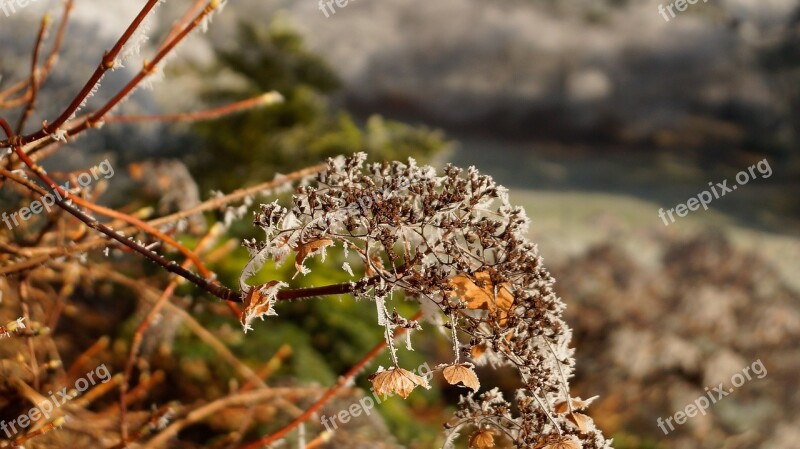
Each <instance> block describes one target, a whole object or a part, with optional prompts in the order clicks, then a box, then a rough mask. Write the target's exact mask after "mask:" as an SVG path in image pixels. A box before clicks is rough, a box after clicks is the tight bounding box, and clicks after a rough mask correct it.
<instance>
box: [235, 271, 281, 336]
mask: <svg viewBox="0 0 800 449" xmlns="http://www.w3.org/2000/svg"><path fill="white" fill-rule="evenodd" d="M288 286H289V284H287V283H285V282H276V283H275V284H274V285H267V284H264V285H262V286H261V287H258V292H257V293H258V294H260V295H261V297H260V298H258V299H253V301H257V302H256V303H255V304H250V305H248V306H247V307H246V308H245V310H244V314H243V315H242V327H243V328H244V333H245V334H246V333H247V331H249V330H252V329H253V327H252V326H251V325H250V323H252V322H253V320H254V319H255V318H261V320H263V319H264V317H265V316H276V315H278V313H277V312H275V308H274V305H275V298H276V297H277V296H278V292H279V291H280V290H281V289H282V288H284V287H288ZM253 288H256V287H253ZM248 290H249V288H248ZM243 291H246V290H243ZM255 294H256V293H254V296H255ZM265 304H266V306H267V307H266V308H264V307H263V306H264V305H265ZM256 306H257V307H256Z"/></svg>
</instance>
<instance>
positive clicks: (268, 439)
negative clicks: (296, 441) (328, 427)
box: [239, 312, 422, 449]
mask: <svg viewBox="0 0 800 449" xmlns="http://www.w3.org/2000/svg"><path fill="white" fill-rule="evenodd" d="M421 316H422V312H418V313H417V314H416V315H414V316H413V317H412V318H411V319H412V320H418V319H419V318H420V317H421ZM406 332H407V331H406V329H402V328H401V329H398V330H397V331H396V332H395V334H394V338H397V337H399V336H401V335H403V334H404V333H406ZM386 345H387V344H386V341H385V340H384V341H381V342H380V343H378V344H377V345H375V347H374V348H372V349H371V350H370V351H369V352H368V353H367V354H366V355H365V356H364V357H362V358H361V360H359V361H358V363H356V364H355V365H353V367H352V368H350V369H349V370H347V372H346V373H344V375H343V376H341V377H340V378H339V381H338V382H336V384H335V385H333V386H332V387H331V388H329V389H328V391H326V392H325V394H323V395H322V397H321V398H319V399H317V401H316V402H314V403H313V404H312V405H311V406H310V407H309V408H308V409H306V411H305V412H303V414H302V415H300V416H298V417H297V418H295V419H294V420H293V421H292V422H290V423H289V424H287V425H286V426H284V427H283V428H282V429H280V430H278V431H277V432H275V433H273V434H271V435H267V436H265V437H263V438H261V439H259V440H256V441H253V442H251V443H249V444H246V445H244V446H241V447H240V448H239V449H259V448H262V447H264V446H266V445H268V444H270V443H274V442H275V441H277V440H279V439H281V438H283V437H285V436H286V435H287V434H288V433H289V432H291V431H292V430H293V429H294V428H295V427H297V426H299V425H300V424H302V423H304V422H306V421H308V420H309V419H310V418H311V417H312V416H313V415H314V413H316V412H317V411H319V410H320V409H321V408H322V406H324V405H325V403H326V402H328V401H329V400H330V399H331V398H333V397H334V396H335V395H336V393H337V392H338V391H339V390H340V389H342V388H343V387H344V386H345V385H347V384H348V383H349V382H350V379H351V378H353V377H355V376H356V375H357V374H358V373H360V372H361V371H362V370H363V369H364V368H365V367H366V366H367V364H368V363H369V362H370V361H372V359H374V358H375V357H377V356H378V354H380V353H381V352H382V351H383V349H384V348H386Z"/></svg>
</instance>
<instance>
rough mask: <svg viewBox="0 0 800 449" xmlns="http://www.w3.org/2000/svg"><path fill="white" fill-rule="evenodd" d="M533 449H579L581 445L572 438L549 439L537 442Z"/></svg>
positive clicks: (557, 437)
mask: <svg viewBox="0 0 800 449" xmlns="http://www.w3.org/2000/svg"><path fill="white" fill-rule="evenodd" d="M534 449H581V443H580V442H578V441H577V440H576V439H575V438H573V437H559V436H556V437H550V438H545V439H543V440H541V441H539V442H538V443H537V444H536V446H535V447H534Z"/></svg>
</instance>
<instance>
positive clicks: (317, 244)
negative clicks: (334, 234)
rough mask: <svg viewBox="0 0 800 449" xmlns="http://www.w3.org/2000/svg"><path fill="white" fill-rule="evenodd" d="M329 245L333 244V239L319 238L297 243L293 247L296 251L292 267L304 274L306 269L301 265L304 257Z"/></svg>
mask: <svg viewBox="0 0 800 449" xmlns="http://www.w3.org/2000/svg"><path fill="white" fill-rule="evenodd" d="M331 245H333V240H331V239H319V240H314V241H311V242H308V243H301V244H299V245H297V247H295V248H294V249H295V251H297V256H296V257H295V258H294V267H295V268H296V269H297V272H298V273H303V274H306V273H307V272H308V269H307V268H306V267H304V266H303V261H304V260H306V257H308V256H312V255H314V254H316V253H318V252H320V251H323V250H324V249H325V248H326V247H328V246H331Z"/></svg>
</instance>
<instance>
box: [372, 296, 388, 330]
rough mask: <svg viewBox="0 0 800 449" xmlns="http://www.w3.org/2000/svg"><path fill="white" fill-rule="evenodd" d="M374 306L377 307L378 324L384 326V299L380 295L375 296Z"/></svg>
mask: <svg viewBox="0 0 800 449" xmlns="http://www.w3.org/2000/svg"><path fill="white" fill-rule="evenodd" d="M375 307H376V308H377V309H378V326H386V300H385V299H384V298H383V297H382V296H376V297H375Z"/></svg>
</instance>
